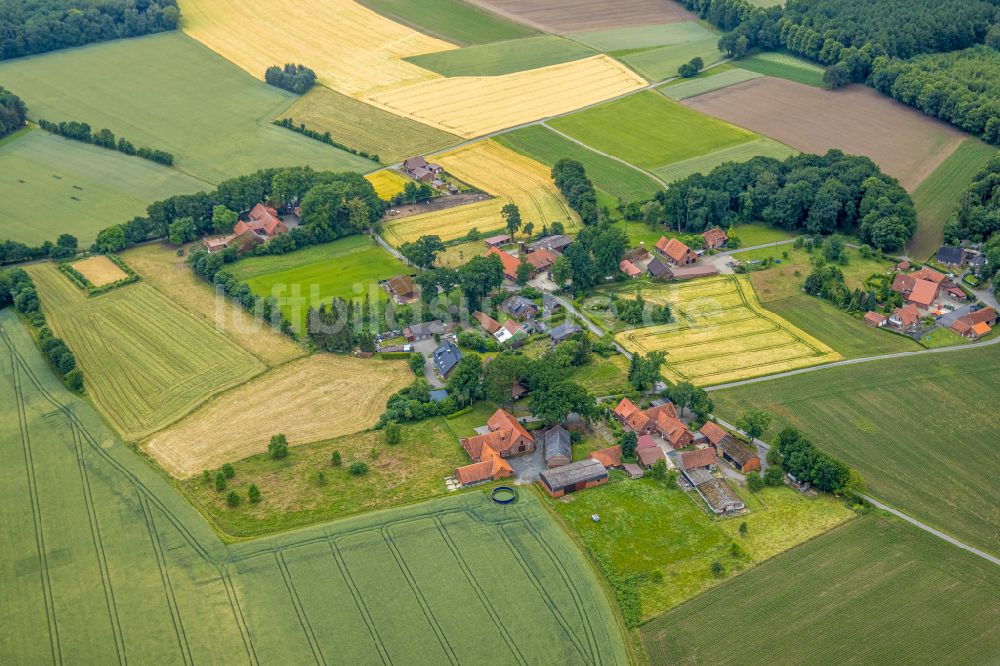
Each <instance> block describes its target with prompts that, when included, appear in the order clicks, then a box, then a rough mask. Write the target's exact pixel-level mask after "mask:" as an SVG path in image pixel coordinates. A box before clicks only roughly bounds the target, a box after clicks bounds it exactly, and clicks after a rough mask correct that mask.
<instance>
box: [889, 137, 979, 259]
mask: <svg viewBox="0 0 1000 666" xmlns="http://www.w3.org/2000/svg"><path fill="white" fill-rule="evenodd" d="M996 154H997V148H996V146H991V145H989V144H986V143H983V142H982V141H980V140H979V139H973V138H969V139H966V140H965V141H963V142H962V143H961V145H959V147H958V148H957V149H956V150H955V152H953V153H952V154H951V155H950V156H949V157H948V159H946V160H945V161H944V162H942V163H941V166H939V167H938V168H937V169H936V170H935V171H934V173H932V174H931V175H930V176H928V178H927V179H926V180H925V181H924V182H922V183H921V184H920V186H919V187H918V188H917V189H916V191H914V192H913V204H914V205H915V206H916V208H917V222H918V224H917V232H916V234H914V236H913V238H911V239H910V242H909V243H908V244H907V246H906V251H907V252H908V253H909V255H910V256H912V257H913V258H915V259H918V260H920V261H923V260H924V259H927V258H928V257H930V256H931V255H933V254H935V253H936V252H937V249H938V247H940V246H941V242H942V238H943V235H942V229H944V223H945V222H947V221H948V218H949V217H950V216H951V214H952V213H953V212H954V210H955V206H956V205H957V203H958V199H959V196H960V195H961V194H962V192H963V191H964V190H965V188H966V187H968V186H969V183H971V182H972V180H973V178H975V176H976V174H977V173H979V171H980V170H981V169H982V168H983V167H985V166H986V163H987V162H989V161H990V158H992V157H993V156H994V155H996Z"/></svg>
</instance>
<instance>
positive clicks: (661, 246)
mask: <svg viewBox="0 0 1000 666" xmlns="http://www.w3.org/2000/svg"><path fill="white" fill-rule="evenodd" d="M656 249H657V250H659V251H660V254H662V255H663V256H664V257H665V258H666V259H667V261H669V262H670V263H672V264H673V265H675V266H686V265H688V264H693V263H694V262H696V261H698V255H697V254H695V253H694V251H693V250H692V249H691V248H689V247H688V246H687V245H685V244H684V243H682V242H680V241H679V240H677V239H676V238H671V239H669V240H668V239H667V238H666V236H661V237H660V240H658V241H657V242H656Z"/></svg>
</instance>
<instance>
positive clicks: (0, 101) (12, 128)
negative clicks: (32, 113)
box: [0, 86, 28, 139]
mask: <svg viewBox="0 0 1000 666" xmlns="http://www.w3.org/2000/svg"><path fill="white" fill-rule="evenodd" d="M27 119H28V107H26V106H25V105H24V102H22V101H21V98H20V97H18V96H17V95H15V94H14V93H12V92H11V91H9V90H7V89H6V88H4V87H3V86H0V139H2V138H3V137H5V136H7V135H8V134H13V133H14V132H16V131H17V130H19V129H21V128H22V127H24V124H25V122H26V121H27Z"/></svg>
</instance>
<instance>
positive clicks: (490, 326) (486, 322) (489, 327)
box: [472, 312, 500, 335]
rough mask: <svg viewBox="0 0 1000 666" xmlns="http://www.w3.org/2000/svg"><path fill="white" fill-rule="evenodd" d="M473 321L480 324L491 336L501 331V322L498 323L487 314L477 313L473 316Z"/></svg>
mask: <svg viewBox="0 0 1000 666" xmlns="http://www.w3.org/2000/svg"><path fill="white" fill-rule="evenodd" d="M472 317H473V319H475V320H476V321H478V322H479V325H480V326H482V327H483V330H485V331H486V332H487V333H489V334H490V335H493V334H494V333H496V332H497V331H499V330H500V322H498V321H497V320H496V319H494V318H493V317H491V316H489V315H488V314H486V313H485V312H476V313H474V314H473V315H472Z"/></svg>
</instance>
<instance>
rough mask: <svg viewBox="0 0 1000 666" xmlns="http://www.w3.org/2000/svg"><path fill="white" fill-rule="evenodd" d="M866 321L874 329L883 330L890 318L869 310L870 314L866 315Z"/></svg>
mask: <svg viewBox="0 0 1000 666" xmlns="http://www.w3.org/2000/svg"><path fill="white" fill-rule="evenodd" d="M864 321H865V323H866V324H867V325H869V326H872V327H874V328H881V327H883V326H885V324H886V322H888V321H889V318H888V317H886V316H885V315H884V314H882V313H881V312H875V311H873V310H869V311H868V312H866V313H865V319H864Z"/></svg>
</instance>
